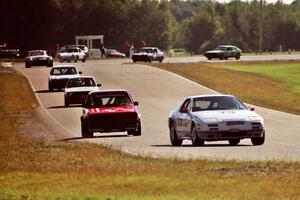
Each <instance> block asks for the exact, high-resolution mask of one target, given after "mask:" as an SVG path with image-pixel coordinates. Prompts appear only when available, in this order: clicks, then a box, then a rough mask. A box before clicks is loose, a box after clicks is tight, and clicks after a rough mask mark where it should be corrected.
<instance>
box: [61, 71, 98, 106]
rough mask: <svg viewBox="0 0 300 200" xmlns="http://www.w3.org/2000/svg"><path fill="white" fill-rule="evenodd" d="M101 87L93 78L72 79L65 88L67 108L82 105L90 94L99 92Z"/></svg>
mask: <svg viewBox="0 0 300 200" xmlns="http://www.w3.org/2000/svg"><path fill="white" fill-rule="evenodd" d="M100 86H101V84H96V81H95V78H94V77H93V76H81V77H77V78H70V79H69V80H68V82H67V84H66V87H65V106H69V105H70V104H82V103H83V102H84V101H85V99H86V96H87V95H88V94H89V92H90V91H97V90H99V88H98V87H100Z"/></svg>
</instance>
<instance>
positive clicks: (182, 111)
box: [180, 108, 188, 113]
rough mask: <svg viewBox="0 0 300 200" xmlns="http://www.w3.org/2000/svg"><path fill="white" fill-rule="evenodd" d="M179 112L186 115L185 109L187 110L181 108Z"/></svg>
mask: <svg viewBox="0 0 300 200" xmlns="http://www.w3.org/2000/svg"><path fill="white" fill-rule="evenodd" d="M180 112H181V113H188V109H187V108H181V109H180Z"/></svg>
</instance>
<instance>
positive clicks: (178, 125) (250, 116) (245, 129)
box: [168, 95, 265, 146]
mask: <svg viewBox="0 0 300 200" xmlns="http://www.w3.org/2000/svg"><path fill="white" fill-rule="evenodd" d="M168 124H169V129H170V140H171V144H172V145H173V146H179V145H181V144H182V141H183V140H184V139H190V140H192V144H193V145H194V146H199V145H203V144H204V142H205V141H217V140H228V142H229V144H230V145H237V144H239V142H240V140H241V139H244V138H250V139H251V141H252V144H253V145H262V144H263V143H264V141H265V128H264V120H263V118H262V117H261V116H259V115H258V114H257V113H255V112H254V108H251V109H249V108H248V107H247V106H245V105H244V104H243V103H242V102H241V101H240V100H239V99H237V98H236V97H234V96H230V95H200V96H190V97H187V98H186V99H185V100H184V101H183V102H182V103H181V104H180V105H179V106H178V107H177V108H176V109H175V110H174V111H172V112H171V114H170V116H169V120H168Z"/></svg>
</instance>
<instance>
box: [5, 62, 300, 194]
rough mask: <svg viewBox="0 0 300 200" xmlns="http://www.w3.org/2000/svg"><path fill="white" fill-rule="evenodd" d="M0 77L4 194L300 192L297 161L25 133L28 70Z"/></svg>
mask: <svg viewBox="0 0 300 200" xmlns="http://www.w3.org/2000/svg"><path fill="white" fill-rule="evenodd" d="M0 77H1V78H0V95H1V98H0V111H1V112H0V120H1V123H0V199H7V200H12V199H22V200H24V199H26V200H29V199H30V200H33V199H39V200H40V199H60V200H62V199H70V200H71V199H72V200H74V199H90V200H91V199H106V200H108V199H164V200H165V199H167V200H168V199H254V198H259V199H298V198H299V197H300V191H299V187H300V163H299V162H275V161H274V162H235V161H207V160H185V161H183V160H178V159H173V160H168V159H151V158H142V157H137V156H130V155H127V154H123V153H121V152H119V151H116V150H112V149H109V148H106V147H103V146H101V145H96V144H89V143H68V142H55V141H53V142H44V141H37V140H29V139H25V138H23V137H21V135H20V134H19V133H18V130H19V128H20V127H19V126H20V124H18V121H19V120H20V118H23V115H22V113H27V112H28V113H30V112H31V110H33V109H34V108H35V107H36V106H37V102H36V100H35V98H34V96H33V94H32V91H31V90H30V87H29V85H28V83H27V81H26V80H25V79H24V77H23V76H21V75H20V74H18V73H16V72H14V71H13V70H11V69H6V68H1V67H0ZM29 131H30V130H29Z"/></svg>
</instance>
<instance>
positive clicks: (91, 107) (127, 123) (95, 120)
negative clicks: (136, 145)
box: [80, 90, 141, 137]
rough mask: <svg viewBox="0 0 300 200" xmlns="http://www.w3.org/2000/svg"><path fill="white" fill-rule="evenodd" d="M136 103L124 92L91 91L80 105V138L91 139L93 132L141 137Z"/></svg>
mask: <svg viewBox="0 0 300 200" xmlns="http://www.w3.org/2000/svg"><path fill="white" fill-rule="evenodd" d="M137 105H138V102H134V101H133V100H132V97H131V95H130V94H129V92H128V91H126V90H99V91H92V92H90V93H89V94H88V96H87V97H86V100H85V103H84V104H83V105H82V107H83V110H82V111H83V113H82V116H81V118H80V119H81V132H82V137H93V133H94V132H101V133H103V132H123V131H127V133H128V135H133V136H139V135H141V120H140V115H139V113H138V110H137V107H136V106H137Z"/></svg>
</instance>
